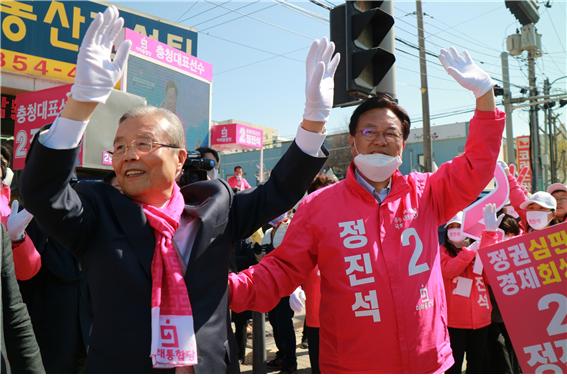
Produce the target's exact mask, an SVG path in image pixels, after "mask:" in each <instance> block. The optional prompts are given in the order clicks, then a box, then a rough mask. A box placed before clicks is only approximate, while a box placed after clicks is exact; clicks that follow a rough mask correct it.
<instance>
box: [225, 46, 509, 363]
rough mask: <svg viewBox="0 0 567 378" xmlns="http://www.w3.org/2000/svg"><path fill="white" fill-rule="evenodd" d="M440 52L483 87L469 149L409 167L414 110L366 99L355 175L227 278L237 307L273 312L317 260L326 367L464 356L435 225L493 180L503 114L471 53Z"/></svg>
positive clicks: (466, 81) (354, 148)
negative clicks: (453, 338) (405, 164)
mask: <svg viewBox="0 0 567 378" xmlns="http://www.w3.org/2000/svg"><path fill="white" fill-rule="evenodd" d="M440 60H441V62H442V64H443V66H444V67H445V69H446V71H447V72H448V73H449V75H450V76H452V77H453V78H454V79H455V80H456V81H457V82H458V83H459V84H460V85H462V86H463V87H464V88H466V89H468V90H470V91H472V93H473V94H474V95H475V97H476V112H475V115H474V117H473V118H472V120H471V123H470V133H469V136H468V140H467V143H466V145H465V149H464V153H463V154H462V155H460V156H458V157H456V158H455V159H453V160H452V161H450V162H447V163H445V164H443V165H441V166H440V167H439V169H438V170H437V171H436V172H434V173H418V172H412V173H410V174H409V175H407V176H404V175H402V174H401V173H400V172H399V170H398V168H399V166H400V165H401V163H402V159H401V157H402V152H403V150H404V147H405V143H406V140H407V138H408V136H409V128H410V118H409V116H408V115H407V113H406V111H405V110H404V109H403V108H402V107H401V106H399V105H398V104H397V103H396V102H395V101H394V100H392V99H391V98H388V97H387V96H378V97H373V98H370V99H368V100H366V101H364V102H363V103H362V104H361V105H359V106H358V107H357V108H356V110H355V111H354V113H353V114H352V117H351V120H350V124H349V132H350V136H349V147H350V149H351V152H352V155H353V162H352V163H351V165H350V167H349V169H348V172H347V177H346V179H345V180H343V181H340V182H338V183H336V184H335V185H333V186H329V187H327V188H324V189H322V190H320V191H317V192H315V193H312V194H310V195H308V196H307V197H306V198H305V199H304V200H303V201H302V203H301V205H300V206H299V208H298V210H297V212H296V214H295V216H294V219H293V221H292V222H291V224H290V226H289V228H288V231H287V233H286V236H285V238H284V240H283V242H282V244H281V245H280V246H279V248H277V249H276V250H275V251H274V252H272V253H271V254H270V255H268V256H266V257H265V258H264V259H263V260H262V261H261V262H260V263H259V264H257V265H255V266H253V267H250V268H249V269H247V270H245V271H242V272H240V273H238V274H237V275H236V274H231V275H230V276H229V283H230V289H231V294H230V295H231V296H230V305H231V308H232V309H233V310H234V311H244V310H248V309H251V310H255V311H267V310H269V309H271V308H273V306H274V305H275V304H276V303H277V302H278V301H279V299H280V298H281V297H284V296H287V295H289V294H290V293H291V292H292V291H293V290H294V289H295V288H296V287H297V286H298V285H299V284H301V283H303V282H304V281H305V279H306V277H307V276H308V274H309V273H310V272H311V271H312V270H313V268H314V267H315V265H318V266H319V270H320V275H321V303H320V326H321V328H320V350H319V365H320V370H321V372H322V373H441V372H444V371H446V370H447V369H449V368H450V367H451V366H452V365H453V363H454V359H453V357H452V354H451V346H450V343H449V335H448V332H447V315H446V306H447V303H446V298H445V290H444V285H443V278H442V274H441V264H440V255H439V241H438V236H437V227H438V226H439V225H441V224H444V223H445V222H447V220H449V219H450V218H451V217H452V216H453V215H454V214H455V213H457V211H459V210H461V209H463V208H465V207H466V206H467V205H468V204H470V203H471V202H473V201H474V200H475V199H476V198H477V197H478V195H479V194H480V192H481V191H482V190H483V189H484V188H485V187H486V185H487V184H488V183H489V181H490V180H491V179H492V177H493V173H494V168H495V165H496V160H497V157H498V152H499V150H500V145H501V140H502V131H503V129H504V121H505V115H504V113H503V112H502V111H500V110H498V109H496V106H495V100H494V95H493V91H492V87H493V81H492V79H491V78H490V76H489V75H488V74H487V73H486V72H484V71H483V70H482V69H481V68H480V67H479V66H478V65H477V64H476V63H475V62H474V61H473V60H472V59H471V57H470V56H469V54H468V53H467V52H463V53H459V52H457V51H456V50H455V49H453V48H450V49H448V50H442V51H441V54H440Z"/></svg>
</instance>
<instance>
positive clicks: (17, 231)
mask: <svg viewBox="0 0 567 378" xmlns="http://www.w3.org/2000/svg"><path fill="white" fill-rule="evenodd" d="M19 205H20V204H19V203H18V200H14V201H13V202H12V212H11V213H10V216H9V217H8V221H7V222H6V228H7V229H8V235H9V236H10V240H11V241H13V242H15V241H20V240H22V239H23V238H24V231H25V230H26V227H28V224H30V222H31V221H32V219H33V215H32V214H30V212H29V211H27V210H26V209H22V210H21V211H18V207H19Z"/></svg>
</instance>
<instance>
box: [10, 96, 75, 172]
mask: <svg viewBox="0 0 567 378" xmlns="http://www.w3.org/2000/svg"><path fill="white" fill-rule="evenodd" d="M70 90H71V85H62V86H60V87H55V88H49V89H44V90H42V91H37V92H26V93H22V94H19V95H17V96H16V107H15V111H16V114H15V118H16V125H15V127H14V156H13V162H12V168H13V169H14V170H20V169H23V168H24V165H25V162H26V156H27V154H28V150H29V147H30V144H31V140H32V138H33V136H34V135H35V133H37V132H38V131H39V129H41V128H42V127H43V126H45V125H48V124H50V123H52V122H53V121H54V120H55V118H56V117H57V116H58V115H59V112H60V111H61V110H62V109H63V105H64V104H65V102H66V101H67V93H68V92H69V91H70Z"/></svg>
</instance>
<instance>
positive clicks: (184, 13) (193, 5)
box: [175, 1, 197, 22]
mask: <svg viewBox="0 0 567 378" xmlns="http://www.w3.org/2000/svg"><path fill="white" fill-rule="evenodd" d="M195 5H197V2H196V1H194V2H193V3H192V4H191V5H189V8H187V10H186V11H185V12H183V13H182V14H181V16H179V17H177V20H175V21H176V22H177V21H179V20H181V19H182V18H183V16H185V15H186V14H187V13H189V12H190V11H191V9H193V7H195Z"/></svg>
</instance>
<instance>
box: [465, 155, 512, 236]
mask: <svg viewBox="0 0 567 378" xmlns="http://www.w3.org/2000/svg"><path fill="white" fill-rule="evenodd" d="M494 181H495V183H496V187H495V188H494V189H493V190H492V191H491V192H490V193H488V194H487V195H486V196H484V197H482V198H481V199H479V200H478V201H475V202H474V203H473V204H471V205H470V206H468V207H467V208H465V209H464V210H463V224H462V226H461V227H462V229H463V233H464V234H465V235H466V236H467V237H469V238H472V239H474V240H479V239H480V237H481V235H482V231H484V229H485V226H484V215H483V210H484V207H485V206H486V205H488V204H489V203H493V204H494V206H496V210H500V209H501V208H502V207H504V205H505V204H506V202H507V201H508V195H509V194H510V185H509V184H508V178H507V177H506V172H504V169H503V168H502V167H501V166H500V164H496V167H495V168H494Z"/></svg>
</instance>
